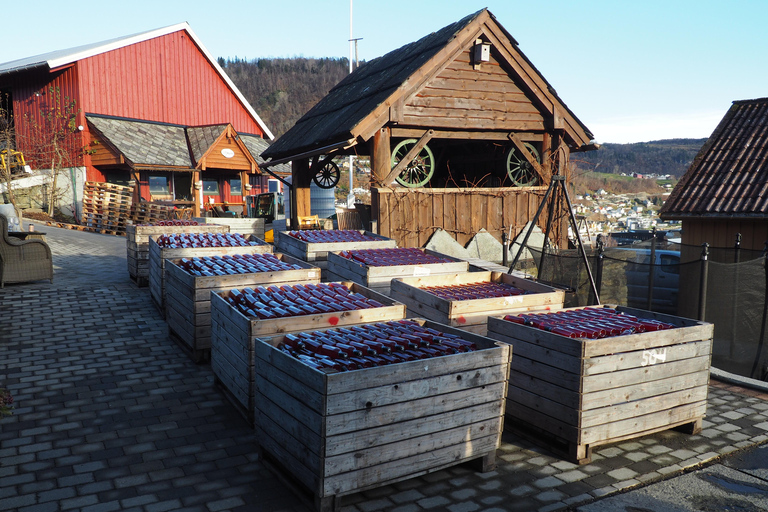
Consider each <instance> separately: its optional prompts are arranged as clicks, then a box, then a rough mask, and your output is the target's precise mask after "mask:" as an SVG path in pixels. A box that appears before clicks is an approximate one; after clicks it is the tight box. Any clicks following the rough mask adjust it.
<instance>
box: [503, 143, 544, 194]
mask: <svg viewBox="0 0 768 512" xmlns="http://www.w3.org/2000/svg"><path fill="white" fill-rule="evenodd" d="M524 144H525V148H526V149H527V150H528V151H530V153H531V154H532V155H533V156H534V158H536V161H537V162H539V163H541V157H539V152H538V151H536V148H535V147H533V146H532V145H531V144H528V143H527V142H525V143H524ZM506 164H507V174H508V175H509V179H510V180H512V183H514V184H515V185H517V186H518V187H529V186H533V185H536V184H537V183H538V181H539V175H538V174H537V173H536V170H535V169H534V168H533V166H532V165H531V163H530V162H529V161H528V160H527V159H526V158H525V157H524V156H523V155H522V154H521V153H520V150H518V149H517V147H515V146H512V147H511V148H509V151H508V152H507V158H506Z"/></svg>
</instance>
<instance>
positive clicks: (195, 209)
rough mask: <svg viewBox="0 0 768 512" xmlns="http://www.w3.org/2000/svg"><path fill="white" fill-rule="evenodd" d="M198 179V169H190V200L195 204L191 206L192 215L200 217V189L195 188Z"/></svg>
mask: <svg viewBox="0 0 768 512" xmlns="http://www.w3.org/2000/svg"><path fill="white" fill-rule="evenodd" d="M198 181H200V171H198V170H197V169H196V170H194V171H192V200H193V201H194V202H195V204H194V205H193V206H192V216H193V217H200V210H201V209H202V205H201V204H200V193H201V191H200V189H198V188H197V185H196V184H197V182H198Z"/></svg>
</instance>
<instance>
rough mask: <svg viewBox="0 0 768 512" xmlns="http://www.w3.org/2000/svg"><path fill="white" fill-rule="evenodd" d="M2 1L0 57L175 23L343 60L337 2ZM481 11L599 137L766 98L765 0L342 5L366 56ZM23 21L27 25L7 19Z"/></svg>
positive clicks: (690, 131) (708, 119)
mask: <svg viewBox="0 0 768 512" xmlns="http://www.w3.org/2000/svg"><path fill="white" fill-rule="evenodd" d="M33 5H34V11H35V12H34V13H30V12H29V9H30V7H29V5H28V4H24V3H23V2H12V3H9V5H4V7H3V14H4V19H5V20H15V21H13V22H9V23H3V40H4V41H13V42H14V43H13V44H3V45H0V62H7V61H10V60H14V59H18V58H23V57H29V56H32V55H37V54H40V53H45V52H48V51H52V50H56V49H62V48H70V47H74V46H78V45H81V44H87V43H92V42H97V41H102V40H106V39H111V38H114V37H119V36H123V35H129V34H134V33H137V32H143V31H146V30H150V29H154V28H159V27H164V26H167V25H173V24H176V23H180V22H183V21H186V22H188V23H189V24H190V25H191V27H192V30H193V31H194V32H195V33H196V34H197V36H198V37H199V38H200V39H201V40H202V42H203V44H204V45H205V46H206V48H208V50H209V51H210V52H211V53H212V54H213V55H214V56H215V57H225V58H227V57H235V56H237V57H240V58H245V59H249V60H250V59H255V58H259V57H295V56H305V57H347V56H348V55H349V43H348V39H349V0H282V1H279V0H278V1H275V0H270V1H269V2H265V1H261V0H251V1H241V0H228V1H226V2H211V1H210V0H207V1H199V0H184V1H177V0H154V1H149V0H131V1H126V2H102V3H99V4H87V5H86V6H85V7H78V8H77V9H75V8H73V4H67V3H66V2H60V1H58V0H56V1H54V0H38V1H37V2H34V4H33ZM484 7H488V9H489V10H490V11H491V12H492V13H493V14H494V15H495V16H496V18H497V20H498V21H499V22H500V23H501V24H502V25H503V26H504V27H505V28H506V29H507V30H508V31H509V32H510V33H511V34H512V35H513V36H514V37H515V39H516V40H517V41H518V43H519V45H520V49H521V50H522V51H523V52H524V53H525V54H526V55H527V56H528V58H529V59H530V60H531V61H532V62H533V64H534V65H535V66H536V67H537V68H538V69H539V71H540V72H541V73H542V74H543V75H544V77H545V78H546V79H547V80H548V81H549V82H550V84H552V86H553V87H554V88H555V89H556V90H557V92H558V94H559V95H560V97H561V98H562V99H563V100H564V101H565V103H566V104H567V105H568V106H569V107H570V108H571V110H573V112H574V113H575V114H576V115H577V116H578V117H579V119H581V120H582V121H583V122H584V123H585V124H586V125H587V127H589V128H590V130H591V131H592V132H593V133H594V135H595V139H596V140H597V141H598V142H642V141H648V140H655V139H665V138H673V137H695V138H699V137H708V136H709V135H710V134H711V133H712V130H714V128H715V126H716V125H717V123H718V122H719V120H720V119H721V118H722V116H723V115H724V114H725V112H726V111H727V109H728V107H729V106H730V104H731V102H732V101H734V100H740V99H751V98H760V97H766V96H768V30H766V28H765V22H766V20H768V1H766V0H732V1H729V2H713V1H703V0H698V1H688V0H667V1H658V0H644V1H641V2H639V1H636V0H632V1H629V0H612V1H602V0H597V1H591V2H582V1H576V0H571V1H567V0H549V1H547V2H531V1H530V0H529V1H525V2H523V1H519V0H482V1H475V0H461V1H453V0H386V1H382V0H355V1H354V5H353V35H354V37H361V38H362V40H361V41H360V42H359V47H358V48H359V57H360V59H363V60H370V59H373V58H375V57H378V56H380V55H383V54H385V53H387V52H388V51H391V50H394V49H396V48H399V47H400V46H402V45H404V44H407V43H409V42H411V41H415V40H417V39H419V38H421V37H422V36H424V35H426V34H428V33H430V32H433V31H435V30H438V29H440V28H442V27H444V26H445V25H448V24H450V23H452V22H454V21H457V20H459V19H461V18H463V17H464V16H466V15H468V14H471V13H473V12H475V11H478V10H480V9H482V8H484ZM20 20H26V21H20Z"/></svg>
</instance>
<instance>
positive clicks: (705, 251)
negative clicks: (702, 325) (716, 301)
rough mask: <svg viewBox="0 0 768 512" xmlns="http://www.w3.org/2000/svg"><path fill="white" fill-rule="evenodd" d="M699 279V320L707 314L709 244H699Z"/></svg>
mask: <svg viewBox="0 0 768 512" xmlns="http://www.w3.org/2000/svg"><path fill="white" fill-rule="evenodd" d="M701 247H702V249H701V279H700V281H699V320H704V315H705V314H706V313H707V272H708V270H709V244H708V243H706V242H705V243H703V244H701Z"/></svg>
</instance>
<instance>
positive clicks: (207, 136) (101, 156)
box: [86, 114, 268, 216]
mask: <svg viewBox="0 0 768 512" xmlns="http://www.w3.org/2000/svg"><path fill="white" fill-rule="evenodd" d="M86 120H87V121H88V126H89V133H90V135H91V140H90V144H89V148H90V161H91V164H92V165H93V166H94V167H95V168H96V169H97V170H98V171H99V172H100V173H102V174H103V175H104V176H105V178H106V179H107V181H108V182H110V183H117V184H121V185H128V184H135V190H136V192H135V197H134V201H136V200H143V201H151V202H162V203H167V204H172V205H174V206H177V207H181V208H192V209H193V210H194V212H193V214H194V215H195V216H198V215H199V214H200V212H201V211H206V210H211V209H216V208H217V207H218V208H221V209H224V210H227V211H234V212H236V213H242V212H243V211H245V197H246V196H247V195H249V194H252V193H253V194H255V193H261V192H266V191H267V189H268V183H267V182H268V176H267V175H265V174H262V173H261V171H260V170H259V168H258V163H257V161H256V158H255V157H254V156H253V153H255V154H258V153H260V152H261V151H263V150H264V149H265V148H266V147H267V144H266V141H264V140H263V139H262V138H261V137H256V136H253V135H245V134H243V135H241V134H238V133H237V132H236V131H235V129H234V128H233V127H232V125H231V124H223V125H211V126H183V125H177V124H170V123H157V122H149V121H143V120H139V119H126V118H117V117H112V116H101V115H95V114H88V115H86Z"/></svg>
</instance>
